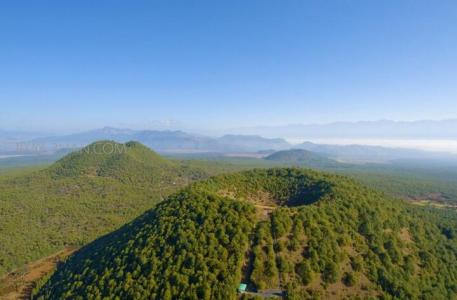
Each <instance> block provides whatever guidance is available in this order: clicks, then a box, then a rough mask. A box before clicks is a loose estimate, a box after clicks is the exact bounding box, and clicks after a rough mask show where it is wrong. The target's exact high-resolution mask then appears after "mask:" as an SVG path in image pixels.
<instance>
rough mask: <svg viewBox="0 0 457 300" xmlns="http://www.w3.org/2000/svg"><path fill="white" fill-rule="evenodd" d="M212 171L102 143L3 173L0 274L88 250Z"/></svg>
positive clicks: (136, 148) (130, 145)
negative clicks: (37, 166) (70, 250)
mask: <svg viewBox="0 0 457 300" xmlns="http://www.w3.org/2000/svg"><path fill="white" fill-rule="evenodd" d="M212 170H213V171H214V172H222V171H223V170H225V168H224V166H223V165H215V166H213V168H212ZM218 170H219V171H218ZM211 174H213V173H211V172H209V171H208V168H207V167H206V166H205V165H204V164H197V163H192V162H186V163H181V162H179V161H170V160H167V159H164V158H162V157H160V156H159V155H157V154H156V153H154V152H153V151H151V150H149V149H148V148H146V147H144V146H143V145H141V144H139V143H134V142H131V143H127V144H125V145H124V144H118V143H114V142H97V143H94V144H91V145H89V146H88V147H86V148H84V149H82V150H80V151H77V152H75V153H72V154H70V155H68V156H66V157H64V158H62V159H61V160H59V161H57V162H56V163H55V164H53V165H51V166H50V167H48V168H45V169H42V170H33V169H32V170H29V169H27V170H21V171H14V172H10V175H9V176H7V175H6V174H3V175H2V176H1V177H0V275H1V274H4V273H5V272H7V271H10V270H12V269H14V268H17V267H21V266H23V265H24V264H25V263H28V262H31V261H33V260H36V259H39V258H42V257H44V256H47V255H50V254H53V253H54V252H57V251H59V250H62V249H63V248H64V247H66V246H69V245H70V246H71V245H75V246H82V245H85V244H86V243H88V242H90V241H92V240H93V239H95V238H97V237H99V236H101V235H103V234H106V233H108V232H110V231H112V230H114V229H117V228H119V226H121V225H123V224H125V223H127V222H128V221H131V220H132V219H133V218H135V217H137V216H139V215H140V214H141V213H143V212H144V211H146V210H147V209H150V208H151V207H153V206H154V205H155V204H156V203H157V202H159V201H161V200H162V199H163V198H165V197H166V196H168V195H169V194H171V193H172V192H175V191H176V190H177V189H179V188H181V187H183V186H185V185H187V184H188V183H189V182H192V181H194V180H197V179H201V178H206V177H208V176H209V175H211Z"/></svg>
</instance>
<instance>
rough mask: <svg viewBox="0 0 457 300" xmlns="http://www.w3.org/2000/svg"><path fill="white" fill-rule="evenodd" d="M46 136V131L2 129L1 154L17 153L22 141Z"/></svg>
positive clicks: (0, 135) (0, 136)
mask: <svg viewBox="0 0 457 300" xmlns="http://www.w3.org/2000/svg"><path fill="white" fill-rule="evenodd" d="M41 136H46V134H44V133H39V132H27V131H15V130H14V131H12V130H1V129H0V154H11V153H15V152H16V151H17V150H18V148H19V147H20V143H21V142H23V141H27V140H30V139H35V138H38V137H41Z"/></svg>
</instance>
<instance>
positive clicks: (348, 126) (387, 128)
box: [230, 119, 457, 139]
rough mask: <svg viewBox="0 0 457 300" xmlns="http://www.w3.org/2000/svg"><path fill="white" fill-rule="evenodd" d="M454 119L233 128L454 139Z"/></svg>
mask: <svg viewBox="0 0 457 300" xmlns="http://www.w3.org/2000/svg"><path fill="white" fill-rule="evenodd" d="M456 129H457V119H450V120H442V121H430V120H423V121H412V122H397V121H390V120H381V121H361V122H335V123H329V124H290V125H284V126H257V127H250V128H242V129H234V130H232V131H230V132H240V131H242V132H244V133H246V134H258V135H262V136H284V137H302V138H307V139H311V138H371V139H373V138H378V139H391V138H402V139H455V138H457V130H456Z"/></svg>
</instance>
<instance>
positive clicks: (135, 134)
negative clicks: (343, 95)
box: [30, 127, 291, 153]
mask: <svg viewBox="0 0 457 300" xmlns="http://www.w3.org/2000/svg"><path fill="white" fill-rule="evenodd" d="M97 140H113V141H116V142H120V143H125V142H127V141H131V140H134V141H139V142H141V143H143V144H145V145H147V146H148V147H150V148H152V149H154V150H156V151H160V152H178V153H180V152H251V151H260V150H281V149H287V148H290V147H291V145H290V144H288V143H287V142H286V141H285V140H283V139H267V138H263V137H260V136H243V135H226V136H223V137H220V138H213V137H207V136H201V135H195V134H190V133H186V132H183V131H179V130H176V131H171V130H163V131H162V130H131V129H118V128H112V127H105V128H102V129H97V130H92V131H87V132H82V133H77V134H71V135H65V136H53V137H44V138H38V139H33V140H31V141H30V145H33V146H37V145H39V146H41V148H42V149H44V152H53V151H56V150H57V149H61V148H80V147H84V146H85V145H87V144H90V143H92V142H94V141H97Z"/></svg>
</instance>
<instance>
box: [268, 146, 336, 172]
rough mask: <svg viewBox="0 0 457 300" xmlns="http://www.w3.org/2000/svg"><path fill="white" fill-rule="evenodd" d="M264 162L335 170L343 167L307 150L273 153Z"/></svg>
mask: <svg viewBox="0 0 457 300" xmlns="http://www.w3.org/2000/svg"><path fill="white" fill-rule="evenodd" d="M265 159H266V160H269V161H273V162H281V163H283V164H287V165H295V166H301V167H308V168H336V167H341V166H344V164H342V163H339V162H337V161H335V160H333V159H330V158H327V157H325V156H323V155H321V154H318V153H314V152H311V151H308V150H302V149H292V150H283V151H278V152H275V153H273V154H271V155H269V156H267V157H265Z"/></svg>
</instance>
